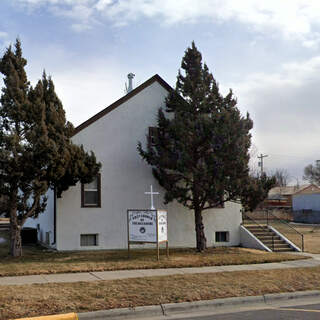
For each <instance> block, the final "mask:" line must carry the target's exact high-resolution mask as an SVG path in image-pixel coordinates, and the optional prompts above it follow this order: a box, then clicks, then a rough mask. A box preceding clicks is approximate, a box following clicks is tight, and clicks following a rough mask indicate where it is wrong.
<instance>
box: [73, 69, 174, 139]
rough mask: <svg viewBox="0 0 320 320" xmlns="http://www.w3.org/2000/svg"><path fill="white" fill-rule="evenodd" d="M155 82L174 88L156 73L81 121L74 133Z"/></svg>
mask: <svg viewBox="0 0 320 320" xmlns="http://www.w3.org/2000/svg"><path fill="white" fill-rule="evenodd" d="M154 82H158V83H159V84H160V85H161V86H162V87H163V88H165V89H166V90H168V91H171V90H173V88H172V87H171V86H170V85H169V84H168V83H167V82H166V81H164V80H163V79H162V78H161V77H160V76H159V75H158V74H155V75H154V76H153V77H151V78H150V79H148V80H147V81H145V82H144V83H142V84H141V85H140V86H138V87H136V88H135V89H133V90H132V91H130V92H129V93H128V94H126V95H125V96H123V97H122V98H120V99H119V100H117V101H115V102H114V103H112V104H110V105H109V106H108V107H106V108H105V109H103V110H101V111H100V112H98V113H97V114H95V115H94V116H93V117H91V118H89V119H88V120H86V121H85V122H83V123H81V124H80V125H79V126H77V127H76V128H75V130H74V133H73V135H76V134H77V133H78V132H80V131H81V130H83V129H84V128H86V127H88V126H90V125H91V124H92V123H94V122H95V121H97V120H99V119H100V118H102V117H103V116H105V115H106V114H108V113H109V112H111V111H112V110H114V109H116V108H117V107H119V106H120V105H121V104H123V103H125V102H126V101H128V100H129V99H131V98H132V97H134V96H135V95H136V94H138V93H139V92H141V91H142V90H143V89H145V88H147V87H149V86H150V85H151V84H153V83H154Z"/></svg>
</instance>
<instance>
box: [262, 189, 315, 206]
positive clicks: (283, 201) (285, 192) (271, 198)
mask: <svg viewBox="0 0 320 320" xmlns="http://www.w3.org/2000/svg"><path fill="white" fill-rule="evenodd" d="M314 192H319V193H320V188H319V187H317V186H316V185H315V184H307V185H301V186H286V187H274V188H272V189H271V190H270V191H269V194H268V198H267V199H266V200H265V201H264V202H263V205H262V207H264V208H267V209H288V210H291V209H292V197H293V195H294V194H296V193H299V194H309V193H314Z"/></svg>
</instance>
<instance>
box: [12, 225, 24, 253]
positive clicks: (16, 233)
mask: <svg viewBox="0 0 320 320" xmlns="http://www.w3.org/2000/svg"><path fill="white" fill-rule="evenodd" d="M10 231H11V239H10V253H11V256H13V257H21V256H22V242H21V226H20V225H18V224H17V225H13V224H11V228H10Z"/></svg>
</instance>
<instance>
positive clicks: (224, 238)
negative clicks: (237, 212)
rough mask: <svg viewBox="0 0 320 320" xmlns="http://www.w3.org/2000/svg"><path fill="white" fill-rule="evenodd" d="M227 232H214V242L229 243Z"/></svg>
mask: <svg viewBox="0 0 320 320" xmlns="http://www.w3.org/2000/svg"><path fill="white" fill-rule="evenodd" d="M229 241H230V240H229V231H216V242H229Z"/></svg>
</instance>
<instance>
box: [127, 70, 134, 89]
mask: <svg viewBox="0 0 320 320" xmlns="http://www.w3.org/2000/svg"><path fill="white" fill-rule="evenodd" d="M134 76H135V75H134V74H133V73H132V72H130V73H129V74H128V79H129V85H128V89H127V93H129V92H130V91H132V79H133V78H134Z"/></svg>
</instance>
